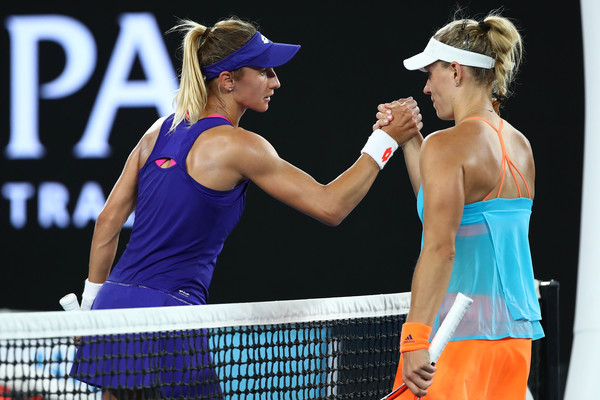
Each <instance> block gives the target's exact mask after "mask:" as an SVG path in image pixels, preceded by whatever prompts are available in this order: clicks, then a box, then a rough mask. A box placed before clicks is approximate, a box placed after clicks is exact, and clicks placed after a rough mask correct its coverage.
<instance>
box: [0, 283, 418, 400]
mask: <svg viewBox="0 0 600 400" xmlns="http://www.w3.org/2000/svg"><path fill="white" fill-rule="evenodd" d="M409 305H410V293H398V294H385V295H373V296H353V297H342V298H328V299H308V300H290V301H276V302H258V303H239V304H218V305H203V306H181V307H164V308H142V309H119V310H97V311H93V312H79V311H75V312H62V311H57V312H27V313H6V314H2V315H0V327H1V328H0V385H1V386H0V399H8V398H10V399H23V400H25V399H27V400H42V399H92V398H100V397H101V388H100V386H101V387H102V388H104V389H109V390H110V391H111V392H112V393H113V394H115V395H116V396H117V397H118V398H119V399H123V398H130V399H133V398H150V399H152V398H194V399H235V400H237V399H240V400H242V399H243V400H246V399H252V400H255V399H256V400H259V399H260V400H263V399H264V400H267V399H273V400H287V399H317V398H318V399H334V398H335V399H352V398H360V399H379V398H381V397H383V396H384V395H385V394H387V393H388V392H389V391H390V389H391V388H392V384H393V380H394V376H395V373H396V367H397V363H398V359H399V355H400V354H399V344H400V338H399V335H400V330H401V325H402V323H403V322H404V320H405V316H406V314H407V312H408V309H409ZM75 338H77V339H75Z"/></svg>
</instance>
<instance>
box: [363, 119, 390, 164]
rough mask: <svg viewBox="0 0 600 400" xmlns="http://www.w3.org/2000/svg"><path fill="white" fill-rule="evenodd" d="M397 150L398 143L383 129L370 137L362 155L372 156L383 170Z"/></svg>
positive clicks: (375, 131) (374, 132)
mask: <svg viewBox="0 0 600 400" xmlns="http://www.w3.org/2000/svg"><path fill="white" fill-rule="evenodd" d="M396 149H398V143H397V142H396V141H395V140H394V139H393V138H392V137H391V136H390V135H388V134H387V133H385V132H384V131H382V130H381V129H376V130H374V131H373V133H371V136H369V140H367V143H366V144H365V147H363V149H362V150H361V153H367V154H368V155H370V156H371V157H372V158H373V160H375V162H376V163H377V164H378V165H379V169H383V167H385V164H387V162H388V160H389V159H390V157H391V156H392V155H393V154H394V152H395V151H396Z"/></svg>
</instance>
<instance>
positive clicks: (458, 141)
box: [421, 126, 470, 158]
mask: <svg viewBox="0 0 600 400" xmlns="http://www.w3.org/2000/svg"><path fill="white" fill-rule="evenodd" d="M461 128H462V127H461ZM469 136H470V134H469V132H468V131H465V129H459V127H457V126H454V127H451V128H447V129H442V130H439V131H436V132H433V133H430V134H429V135H427V136H426V137H425V139H424V140H423V144H422V147H421V152H422V157H436V158H438V157H443V158H446V157H453V156H456V155H458V154H460V153H462V152H464V150H465V147H468V145H469Z"/></svg>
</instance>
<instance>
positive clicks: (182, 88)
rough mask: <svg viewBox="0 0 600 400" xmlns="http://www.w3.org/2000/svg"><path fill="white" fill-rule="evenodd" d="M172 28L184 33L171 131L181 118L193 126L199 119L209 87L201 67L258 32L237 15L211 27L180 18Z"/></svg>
mask: <svg viewBox="0 0 600 400" xmlns="http://www.w3.org/2000/svg"><path fill="white" fill-rule="evenodd" d="M172 31H182V32H184V33H185V36H184V39H183V42H182V49H183V62H182V66H181V77H180V83H179V90H178V91H177V94H176V95H175V98H174V100H173V101H174V102H175V104H176V107H175V116H174V118H173V123H172V124H171V129H170V130H169V131H173V130H174V129H175V128H176V127H177V126H178V125H179V124H180V123H182V122H183V121H184V120H185V121H186V122H187V123H188V124H189V125H193V124H195V123H196V122H198V120H199V119H200V113H201V112H202V110H204V108H205V107H206V104H207V102H208V94H209V89H210V88H209V82H210V81H207V80H206V79H205V77H204V75H203V74H202V70H201V67H202V66H203V65H210V64H214V63H215V62H217V61H220V60H222V59H223V58H225V57H227V56H228V55H230V54H231V53H233V52H234V51H236V50H237V49H239V48H240V47H241V46H242V45H244V44H245V43H246V42H247V41H248V40H249V39H250V38H251V37H252V36H253V35H254V34H255V33H256V32H257V30H256V28H255V27H254V25H252V24H251V23H249V22H244V21H241V20H239V19H238V18H236V17H232V18H229V19H226V20H223V21H219V22H217V23H216V24H215V25H214V27H212V28H208V27H206V26H204V25H200V24H198V23H196V22H194V21H190V20H183V21H181V22H180V24H179V25H177V26H175V27H173V28H171V29H170V30H169V32H172Z"/></svg>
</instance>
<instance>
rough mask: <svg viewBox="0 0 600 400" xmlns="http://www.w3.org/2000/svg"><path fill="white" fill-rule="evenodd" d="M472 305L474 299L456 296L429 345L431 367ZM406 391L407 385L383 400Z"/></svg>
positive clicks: (391, 399) (461, 295)
mask: <svg viewBox="0 0 600 400" xmlns="http://www.w3.org/2000/svg"><path fill="white" fill-rule="evenodd" d="M472 303H473V299H471V298H470V297H467V296H465V295H464V294H462V293H458V294H457V295H456V299H455V300H454V303H453V304H452V307H451V308H450V311H448V314H447V315H446V318H444V321H443V322H442V325H441V326H440V329H438V331H437V333H436V334H435V336H434V337H433V339H432V340H431V344H430V345H429V357H430V358H431V365H435V363H436V362H437V361H438V360H439V358H440V355H441V354H442V351H443V350H444V347H446V345H447V344H448V342H449V341H450V339H451V338H452V336H453V335H454V331H456V328H457V327H458V324H459V323H460V321H461V320H462V318H463V317H464V315H465V313H466V312H467V308H469V306H470V305H471V304H472ZM406 389H408V386H406V383H403V384H402V385H400V386H399V387H397V388H396V389H395V390H394V391H393V392H391V393H389V394H387V395H386V396H384V397H382V398H381V400H393V399H395V398H396V397H398V396H400V395H401V394H402V393H404V392H405V391H406Z"/></svg>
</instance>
